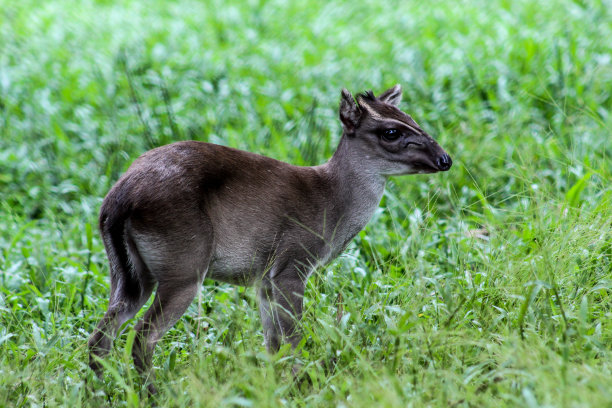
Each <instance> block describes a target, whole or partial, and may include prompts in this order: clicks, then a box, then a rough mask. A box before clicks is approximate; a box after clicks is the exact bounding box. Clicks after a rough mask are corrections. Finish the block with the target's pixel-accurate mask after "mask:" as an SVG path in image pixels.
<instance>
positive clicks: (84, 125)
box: [0, 0, 612, 408]
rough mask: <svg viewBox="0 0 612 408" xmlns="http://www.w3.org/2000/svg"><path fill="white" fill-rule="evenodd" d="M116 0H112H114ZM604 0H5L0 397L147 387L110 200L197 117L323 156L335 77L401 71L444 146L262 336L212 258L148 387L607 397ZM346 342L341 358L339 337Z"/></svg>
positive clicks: (211, 400) (412, 100) (420, 401)
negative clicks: (436, 167)
mask: <svg viewBox="0 0 612 408" xmlns="http://www.w3.org/2000/svg"><path fill="white" fill-rule="evenodd" d="M119 3H120V4H119ZM611 10H612V3H610V1H579V0H577V1H574V2H572V1H565V0H564V1H548V2H546V1H544V2H535V1H528V0H516V1H507V0H499V1H487V0H478V1H470V2H468V1H465V2H456V1H451V0H448V1H441V2H436V3H435V5H434V3H429V2H420V1H408V2H405V1H402V2H400V1H375V0H371V1H364V2H357V1H353V2H337V3H336V2H327V1H322V0H314V1H308V2H284V1H277V0H270V1H258V0H251V1H248V2H242V1H214V0H211V1H202V2H200V1H190V0H181V1H175V2H165V1H162V0H155V1H148V2H144V1H143V2H138V1H124V2H114V1H91V0H89V1H76V0H74V1H71V0H56V1H48V2H36V1H33V0H22V1H19V2H16V1H15V2H14V1H9V0H3V1H0V406H1V407H5V406H6V407H21V406H28V407H29V406H32V407H55V406H66V407H78V406H93V407H98V406H102V405H111V406H128V407H137V406H148V405H149V404H150V403H151V401H149V400H147V397H146V395H145V394H143V393H141V391H140V385H139V382H138V377H137V375H136V373H135V371H134V368H133V366H132V363H131V360H130V358H129V353H130V345H131V343H132V341H133V338H134V331H133V329H132V326H133V325H132V324H128V325H127V326H126V328H125V330H124V331H123V333H122V334H121V335H120V336H119V338H118V339H117V341H116V342H115V347H114V350H113V352H112V354H111V356H110V357H109V358H108V359H107V360H106V361H107V367H106V373H107V374H106V378H105V379H104V382H99V381H95V380H94V379H93V376H92V374H91V373H90V371H89V370H88V367H87V350H86V342H87V338H88V336H89V333H90V332H91V331H92V329H93V327H94V326H95V324H96V323H97V321H98V320H99V319H100V318H101V316H102V315H103V313H104V311H105V310H106V306H107V304H108V293H109V283H108V282H109V281H108V264H107V261H106V256H105V254H104V250H103V246H102V243H101V240H100V238H99V235H98V231H97V212H98V209H99V206H100V203H101V201H102V198H103V197H104V195H105V194H106V192H107V191H108V189H109V188H110V186H111V185H112V184H113V183H114V182H115V181H116V180H117V178H118V176H119V175H120V174H121V173H122V172H123V171H124V170H125V169H126V168H127V166H128V165H129V164H130V163H131V161H132V160H134V159H135V158H136V157H138V156H139V155H140V154H141V153H143V152H144V151H146V150H148V149H150V148H152V147H155V146H159V145H162V144H166V143H170V142H173V141H177V140H186V139H196V140H202V141H209V142H213V143H219V144H224V145H228V146H232V147H236V148H240V149H246V150H250V151H253V152H257V153H261V154H265V155H269V156H272V157H274V158H277V159H281V160H285V161H289V162H291V163H294V164H299V165H313V164H320V163H322V162H324V161H325V160H327V158H328V157H329V156H330V155H331V154H332V152H333V151H334V149H335V145H336V143H337V142H338V140H339V136H340V133H341V128H340V123H339V121H338V119H337V107H338V102H339V95H340V89H341V88H342V87H347V88H348V89H350V90H351V91H353V92H358V91H363V90H366V89H373V90H374V91H375V92H381V91H383V90H384V89H387V88H388V87H390V86H392V85H394V84H395V83H401V84H402V85H403V87H404V101H403V102H402V105H401V107H402V109H404V110H406V111H407V112H409V113H411V114H412V116H413V117H414V118H415V119H416V120H417V121H418V122H419V123H420V124H421V126H422V127H423V128H425V129H426V130H427V131H428V132H429V133H430V134H432V135H433V136H434V137H435V138H436V139H437V140H438V141H439V142H440V143H441V145H442V146H443V147H444V148H445V149H446V150H447V151H448V152H449V153H450V154H451V156H452V157H453V159H454V162H455V164H454V166H453V168H452V170H451V171H450V172H448V173H444V174H437V175H429V176H411V177H403V178H393V179H391V180H390V182H389V184H388V187H387V191H386V193H385V196H384V198H383V201H382V203H381V205H380V208H379V210H378V211H377V212H376V214H375V215H374V217H373V219H372V221H371V222H370V224H369V225H368V227H367V228H366V229H365V230H364V231H362V232H361V233H360V235H359V236H358V237H357V238H356V239H355V240H354V242H353V243H351V245H350V246H349V248H348V249H347V250H346V251H345V252H344V254H343V255H341V256H340V257H339V258H338V259H337V260H336V261H335V262H333V263H332V264H331V265H329V266H328V267H326V268H324V269H322V270H320V271H319V273H318V274H316V276H313V277H312V278H311V279H310V281H309V285H308V288H307V293H306V301H305V317H304V322H303V330H304V332H305V334H306V336H305V342H304V343H303V346H302V348H301V349H300V351H299V352H298V354H297V356H296V358H298V359H299V360H301V361H302V363H303V374H304V376H305V378H308V380H309V381H304V382H302V383H296V382H294V381H292V379H291V375H290V367H291V364H292V357H291V355H290V353H288V352H287V350H283V351H282V352H280V353H278V354H277V355H268V354H267V353H266V352H265V348H264V346H263V336H262V332H261V326H260V323H259V317H258V312H257V307H256V299H255V293H254V290H253V289H250V288H246V289H245V288H238V287H232V286H227V285H222V284H217V283H214V282H210V281H207V282H206V283H205V285H204V286H203V288H202V291H201V294H200V295H199V296H198V299H197V301H195V302H194V303H193V304H192V306H191V307H190V309H189V310H188V312H187V313H186V315H185V316H184V317H183V318H182V319H181V320H180V322H179V323H178V324H177V325H176V326H175V327H174V328H173V329H172V330H171V331H170V332H169V333H168V334H167V335H166V336H165V337H164V338H163V340H162V341H161V342H160V344H159V345H158V347H157V353H156V355H155V360H154V361H155V366H156V367H157V374H158V388H159V391H160V392H159V395H158V396H157V397H156V398H157V402H158V404H159V406H178V407H182V406H189V407H196V406H197V407H199V406H206V407H251V406H253V407H276V406H298V407H301V406H325V407H327V406H335V407H379V406H381V407H404V406H415V407H419V406H432V407H437V406H439V407H448V406H451V407H481V406H495V407H499V406H520V407H538V406H547V407H598V408H604V407H612V41H611V39H612V11H611ZM334 359H335V362H334V363H332V361H334Z"/></svg>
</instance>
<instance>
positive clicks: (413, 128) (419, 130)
mask: <svg viewBox="0 0 612 408" xmlns="http://www.w3.org/2000/svg"><path fill="white" fill-rule="evenodd" d="M379 116H380V115H379ZM384 121H385V122H395V123H397V124H398V125H400V126H406V127H407V128H408V129H410V130H412V131H413V132H414V133H416V134H417V135H420V134H422V133H423V131H422V130H421V129H418V128H415V127H414V126H412V125H409V124H407V123H405V122H401V121H399V120H396V119H391V118H386V119H384Z"/></svg>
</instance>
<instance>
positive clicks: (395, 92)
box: [378, 84, 402, 106]
mask: <svg viewBox="0 0 612 408" xmlns="http://www.w3.org/2000/svg"><path fill="white" fill-rule="evenodd" d="M378 99H379V100H380V101H381V102H384V103H388V104H389V105H393V106H398V105H399V104H400V102H401V101H402V87H401V86H400V85H399V84H397V85H395V86H394V87H393V88H389V89H387V90H386V91H385V92H383V93H382V94H380V96H379V97H378Z"/></svg>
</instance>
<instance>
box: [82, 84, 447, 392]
mask: <svg viewBox="0 0 612 408" xmlns="http://www.w3.org/2000/svg"><path fill="white" fill-rule="evenodd" d="M401 97H402V90H401V87H400V86H399V85H396V86H394V87H392V88H390V89H388V90H387V91H385V92H384V93H382V94H381V95H380V96H378V97H376V96H374V94H373V93H372V91H368V92H365V93H361V94H358V95H357V98H356V100H355V99H354V97H353V96H352V95H351V93H350V92H349V91H347V90H346V89H343V90H342V92H341V100H340V109H339V116H340V121H341V122H342V127H343V133H342V136H341V138H340V142H339V145H338V148H337V150H336V152H335V153H334V154H333V156H332V157H331V159H329V161H328V162H327V163H325V164H322V165H319V166H314V167H298V166H293V165H291V164H288V163H284V162H281V161H277V160H275V159H272V158H269V157H265V156H261V155H258V154H254V153H250V152H246V151H241V150H237V149H233V148H229V147H225V146H220V145H215V144H209V143H204V142H198V141H183V142H176V143H172V144H169V145H166V146H162V147H158V148H156V149H153V150H150V151H148V152H146V153H144V154H143V155H142V156H140V157H139V158H138V159H136V160H135V161H134V162H133V164H132V165H131V166H130V168H129V169H128V170H127V171H126V172H125V174H123V175H122V176H121V177H120V179H119V180H118V181H117V183H116V184H115V185H114V186H113V187H112V188H111V190H110V191H109V193H108V195H107V196H106V197H105V199H104V201H103V203H102V206H101V209H100V218H99V224H100V231H101V235H102V239H103V241H104V246H105V249H106V252H107V255H108V260H109V264H110V301H109V306H108V310H107V312H106V314H105V315H104V317H103V318H102V320H101V321H100V322H99V324H98V325H97V327H96V328H95V330H94V332H93V334H92V336H91V338H90V340H89V343H88V345H89V351H90V361H89V365H90V367H91V368H92V369H93V371H94V372H95V373H96V374H97V375H98V377H100V376H101V375H102V365H101V363H100V359H101V358H103V357H104V356H105V355H106V354H107V353H108V352H109V351H110V348H111V343H112V339H113V338H114V337H115V336H116V334H117V331H118V330H119V328H120V327H121V326H122V325H123V323H125V322H126V321H127V320H129V319H131V318H132V317H134V315H135V314H136V313H137V312H138V310H139V309H140V308H141V307H142V306H143V305H144V303H145V302H146V301H147V300H148V299H149V297H150V296H151V293H152V292H153V290H154V288H155V287H157V289H156V294H155V298H154V300H153V302H152V304H151V306H150V307H149V309H148V310H147V312H146V313H145V315H144V317H143V319H142V320H141V321H140V322H139V323H138V324H137V325H136V327H135V330H136V338H135V341H134V345H133V349H132V354H133V359H134V365H135V367H136V368H137V369H138V370H139V371H140V372H141V373H142V374H143V375H144V374H147V373H149V371H150V366H151V360H152V355H153V351H154V348H155V345H156V343H157V342H158V341H159V340H160V339H161V338H162V336H163V335H164V333H165V332H166V331H167V330H168V329H169V328H170V327H172V326H173V325H174V324H175V323H176V322H177V320H178V319H179V318H180V317H181V316H182V315H183V313H184V312H185V310H186V309H187V307H188V306H189V305H190V304H191V302H192V301H193V299H194V297H195V296H196V294H197V292H198V289H199V287H200V286H201V284H202V282H203V280H204V278H205V277H206V278H209V279H214V280H218V281H222V282H228V283H231V284H236V285H253V286H256V287H257V290H258V298H259V309H260V316H261V321H262V324H263V334H264V341H265V344H266V348H267V349H268V351H269V352H271V353H274V352H276V351H278V349H279V348H280V346H281V345H283V344H284V343H290V344H291V346H292V348H295V347H296V346H297V345H298V343H299V342H300V340H301V337H302V336H301V334H300V330H299V327H298V323H299V321H300V319H301V315H302V303H303V302H302V300H303V295H304V288H305V284H306V280H307V279H308V277H309V276H310V275H311V274H312V273H313V271H314V270H315V269H317V268H318V267H321V266H324V265H325V264H327V263H328V262H330V261H331V260H333V259H334V258H335V257H336V256H338V254H339V253H340V252H342V251H343V250H344V248H345V247H346V246H347V244H348V243H349V242H350V241H351V240H352V239H353V238H354V237H355V235H356V234H357V233H358V232H359V231H360V230H361V229H363V228H364V227H365V225H366V224H367V223H368V221H369V220H370V218H371V216H372V215H373V213H374V211H375V210H376V208H377V207H378V205H379V203H380V200H381V198H382V195H383V191H384V189H385V184H386V181H387V179H388V178H389V177H390V176H395V175H404V174H415V173H435V172H438V171H447V170H449V169H450V167H451V165H452V161H451V158H450V157H449V155H448V154H447V153H446V152H445V151H444V150H443V149H442V148H441V147H440V145H439V144H438V143H436V141H435V140H434V139H433V138H432V137H431V136H429V135H428V134H427V133H426V132H425V131H423V130H422V129H421V127H420V126H419V125H418V124H417V123H416V122H415V121H414V120H413V119H412V118H411V117H410V116H409V115H407V114H406V113H404V112H402V111H401V110H400V109H398V105H399V103H400V101H401ZM149 390H150V391H151V392H152V393H154V392H155V387H154V386H153V385H152V382H151V383H150V384H149Z"/></svg>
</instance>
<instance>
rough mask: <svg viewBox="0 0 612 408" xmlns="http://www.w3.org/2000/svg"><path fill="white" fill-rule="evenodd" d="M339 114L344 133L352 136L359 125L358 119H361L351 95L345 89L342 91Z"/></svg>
mask: <svg viewBox="0 0 612 408" xmlns="http://www.w3.org/2000/svg"><path fill="white" fill-rule="evenodd" d="M339 113H340V121H341V122H342V126H344V130H345V131H346V133H347V134H352V133H353V132H355V129H356V128H357V125H358V124H359V119H360V118H361V111H360V110H359V107H358V106H357V104H356V103H355V99H354V98H353V95H351V93H350V92H349V91H347V90H346V89H342V94H341V96H340V111H339Z"/></svg>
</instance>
